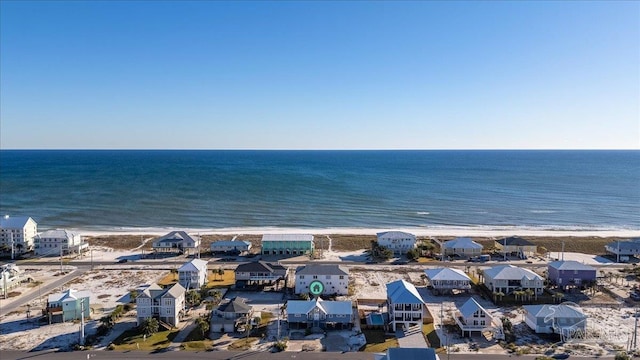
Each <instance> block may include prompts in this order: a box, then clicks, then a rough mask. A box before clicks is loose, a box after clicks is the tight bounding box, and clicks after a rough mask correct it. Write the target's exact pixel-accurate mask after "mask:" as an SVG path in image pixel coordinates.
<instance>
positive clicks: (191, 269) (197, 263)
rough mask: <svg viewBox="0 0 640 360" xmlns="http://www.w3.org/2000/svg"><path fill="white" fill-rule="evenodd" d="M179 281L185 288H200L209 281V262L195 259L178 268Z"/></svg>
mask: <svg viewBox="0 0 640 360" xmlns="http://www.w3.org/2000/svg"><path fill="white" fill-rule="evenodd" d="M178 283H180V285H182V287H183V288H185V289H199V288H200V287H201V286H202V285H204V284H206V283H207V262H206V261H205V260H200V259H193V260H191V261H189V262H188V263H185V264H184V265H182V266H180V268H178Z"/></svg>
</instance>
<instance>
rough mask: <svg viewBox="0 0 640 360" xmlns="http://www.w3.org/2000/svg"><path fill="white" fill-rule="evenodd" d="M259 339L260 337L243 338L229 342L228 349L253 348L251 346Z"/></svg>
mask: <svg viewBox="0 0 640 360" xmlns="http://www.w3.org/2000/svg"><path fill="white" fill-rule="evenodd" d="M258 340H260V339H258V338H257V337H247V338H242V339H239V340H236V341H234V342H232V343H231V344H229V347H228V349H229V350H235V351H245V350H249V349H251V346H253V344H254V343H256V342H258Z"/></svg>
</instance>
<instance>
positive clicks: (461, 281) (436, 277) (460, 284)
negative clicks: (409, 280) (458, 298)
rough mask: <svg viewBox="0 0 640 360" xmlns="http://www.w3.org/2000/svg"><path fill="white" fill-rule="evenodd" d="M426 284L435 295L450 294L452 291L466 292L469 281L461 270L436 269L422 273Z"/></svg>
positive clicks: (469, 285) (469, 286) (468, 288)
mask: <svg viewBox="0 0 640 360" xmlns="http://www.w3.org/2000/svg"><path fill="white" fill-rule="evenodd" d="M424 274H425V275H426V277H427V278H426V280H427V282H428V284H429V285H430V286H431V287H432V288H433V292H434V293H435V294H436V295H439V294H445V293H452V292H453V291H454V290H458V291H468V290H470V289H471V279H470V278H469V276H467V274H465V273H464V272H463V271H462V270H459V269H454V268H436V269H427V270H425V271H424Z"/></svg>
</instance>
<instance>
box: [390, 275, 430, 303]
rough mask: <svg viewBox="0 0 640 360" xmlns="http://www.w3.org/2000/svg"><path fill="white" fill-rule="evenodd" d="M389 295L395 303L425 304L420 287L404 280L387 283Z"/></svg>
mask: <svg viewBox="0 0 640 360" xmlns="http://www.w3.org/2000/svg"><path fill="white" fill-rule="evenodd" d="M387 297H388V298H389V299H390V300H391V302H392V303H394V304H424V300H423V299H422V296H420V293H418V289H416V287H415V286H414V285H413V284H411V283H408V282H406V281H404V280H396V281H394V282H392V283H389V284H387Z"/></svg>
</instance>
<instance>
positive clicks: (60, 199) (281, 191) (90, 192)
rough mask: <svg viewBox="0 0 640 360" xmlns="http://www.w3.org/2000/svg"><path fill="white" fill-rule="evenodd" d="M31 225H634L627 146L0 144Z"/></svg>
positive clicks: (634, 171)
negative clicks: (79, 146)
mask: <svg viewBox="0 0 640 360" xmlns="http://www.w3.org/2000/svg"><path fill="white" fill-rule="evenodd" d="M0 213H1V214H3V215H4V214H11V215H27V216H31V217H33V218H34V219H35V220H36V221H37V222H38V224H39V229H51V228H73V229H90V230H114V229H117V230H122V229H139V228H189V229H225V228H261V227H269V228H302V229H306V228H308V229H319V228H343V227H344V228H389V229H392V228H429V227H438V228H443V227H445V228H446V227H469V228H477V227H483V228H493V227H495V228H500V227H516V228H517V227H522V228H535V229H550V230H581V229H596V230H598V229H624V230H640V151H528V150H520V151H506V150H504V151H503V150H499V151H498V150H496V151H471V150H468V151H467V150H464V151H463V150H461V151H252V150H246V151H244V150H243V151H239V150H238V151H235V150H229V151H225V150H211V151H208V150H202V151H200V150H198V151H196V150H194V151H191V150H181V151H178V150H175V151H174V150H166V151H165V150H148V151H147V150H113V151H111V150H2V151H0Z"/></svg>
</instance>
